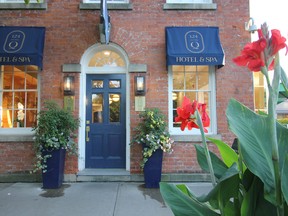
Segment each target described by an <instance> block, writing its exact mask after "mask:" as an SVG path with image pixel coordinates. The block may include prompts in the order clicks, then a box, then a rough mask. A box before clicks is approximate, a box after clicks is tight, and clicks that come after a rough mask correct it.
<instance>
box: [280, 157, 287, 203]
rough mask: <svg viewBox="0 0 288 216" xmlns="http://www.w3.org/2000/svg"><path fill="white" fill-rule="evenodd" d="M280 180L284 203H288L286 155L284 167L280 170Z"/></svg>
mask: <svg viewBox="0 0 288 216" xmlns="http://www.w3.org/2000/svg"><path fill="white" fill-rule="evenodd" d="M281 180H282V181H281V187H282V193H283V195H284V199H285V200H286V203H288V154H287V155H286V159H285V162H284V166H283V168H282V173H281Z"/></svg>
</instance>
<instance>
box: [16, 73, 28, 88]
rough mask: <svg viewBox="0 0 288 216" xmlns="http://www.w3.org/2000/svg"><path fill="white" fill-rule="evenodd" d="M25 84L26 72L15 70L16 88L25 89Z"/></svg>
mask: <svg viewBox="0 0 288 216" xmlns="http://www.w3.org/2000/svg"><path fill="white" fill-rule="evenodd" d="M24 86H25V73H24V72H14V89H24Z"/></svg>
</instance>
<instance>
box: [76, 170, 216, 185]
mask: <svg viewBox="0 0 288 216" xmlns="http://www.w3.org/2000/svg"><path fill="white" fill-rule="evenodd" d="M161 179H162V181H165V182H210V181H211V178H210V175H209V174H207V173H163V174H162V177H161ZM76 181H77V182H144V176H143V174H134V173H133V174H130V172H129V171H127V170H125V169H84V170H82V171H79V172H78V173H77V175H76Z"/></svg>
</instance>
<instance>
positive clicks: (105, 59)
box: [88, 50, 126, 67]
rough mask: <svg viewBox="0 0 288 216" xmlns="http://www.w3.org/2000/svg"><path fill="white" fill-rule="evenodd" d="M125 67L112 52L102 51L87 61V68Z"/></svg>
mask: <svg viewBox="0 0 288 216" xmlns="http://www.w3.org/2000/svg"><path fill="white" fill-rule="evenodd" d="M104 66H110V67H126V63H125V60H124V59H123V58H122V57H121V56H120V55H119V54H118V53H116V52H114V51H112V50H102V51H100V52H97V53H95V54H94V55H93V56H92V58H91V59H90V61H89V64H88V67H104Z"/></svg>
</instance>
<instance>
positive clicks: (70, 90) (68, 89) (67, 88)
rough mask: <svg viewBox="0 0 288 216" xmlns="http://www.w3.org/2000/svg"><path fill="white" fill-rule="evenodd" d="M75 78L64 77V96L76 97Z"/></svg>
mask: <svg viewBox="0 0 288 216" xmlns="http://www.w3.org/2000/svg"><path fill="white" fill-rule="evenodd" d="M74 82H75V81H74V77H73V76H65V77H64V95H65V96H67V95H75V91H74Z"/></svg>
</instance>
